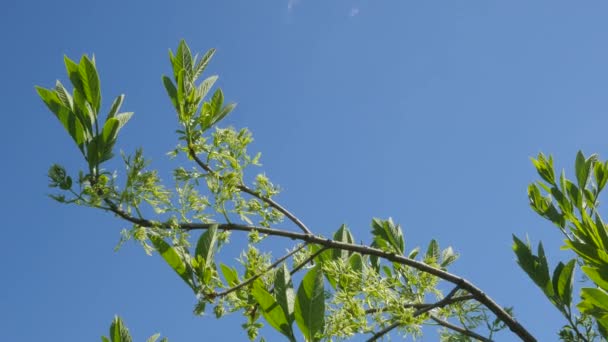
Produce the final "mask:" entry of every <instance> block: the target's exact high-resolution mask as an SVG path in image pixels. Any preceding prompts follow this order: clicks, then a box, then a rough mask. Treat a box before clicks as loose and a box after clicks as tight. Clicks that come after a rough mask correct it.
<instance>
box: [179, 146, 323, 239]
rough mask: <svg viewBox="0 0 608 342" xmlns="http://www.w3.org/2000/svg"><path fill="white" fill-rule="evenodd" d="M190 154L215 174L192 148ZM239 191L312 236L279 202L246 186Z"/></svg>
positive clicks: (201, 165) (240, 187) (203, 167)
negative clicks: (262, 202)
mask: <svg viewBox="0 0 608 342" xmlns="http://www.w3.org/2000/svg"><path fill="white" fill-rule="evenodd" d="M188 150H189V152H190V156H191V157H192V159H194V162H196V164H198V166H200V167H201V168H202V169H203V170H205V171H207V172H208V173H211V174H213V173H215V171H213V169H211V167H209V165H207V164H206V163H205V162H204V161H202V160H201V159H200V158H199V157H198V156H197V155H196V152H194V150H193V149H192V147H189V148H188ZM237 189H239V190H240V191H242V192H244V193H247V194H249V195H251V196H253V197H256V198H258V199H260V200H262V201H264V202H266V203H267V204H268V205H270V206H271V207H273V208H275V209H276V210H278V211H279V212H280V213H281V214H283V215H285V216H287V218H288V219H289V220H291V222H293V223H294V224H295V225H296V226H298V227H300V229H302V231H303V232H304V233H306V234H312V231H311V230H310V229H309V228H308V227H307V226H306V225H305V224H304V222H302V221H300V219H298V218H297V217H296V216H295V215H294V214H292V213H291V212H290V211H289V210H287V209H285V208H284V207H283V206H282V205H280V204H278V203H277V202H275V201H273V200H272V199H271V198H268V197H266V196H263V195H262V194H260V193H259V192H257V191H255V190H253V189H251V188H249V187H247V186H246V185H245V184H239V185H237Z"/></svg>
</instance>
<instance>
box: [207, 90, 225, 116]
mask: <svg viewBox="0 0 608 342" xmlns="http://www.w3.org/2000/svg"><path fill="white" fill-rule="evenodd" d="M209 104H210V105H211V113H212V114H211V115H212V116H213V118H214V119H213V121H214V122H215V121H216V120H215V117H216V116H217V115H219V113H220V111H221V109H222V104H224V93H223V92H222V89H220V88H217V89H216V90H215V93H213V96H212V97H211V101H209ZM212 125H213V123H212Z"/></svg>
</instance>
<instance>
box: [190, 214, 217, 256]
mask: <svg viewBox="0 0 608 342" xmlns="http://www.w3.org/2000/svg"><path fill="white" fill-rule="evenodd" d="M216 247H217V225H216V224H214V225H212V226H211V227H210V228H209V229H207V231H206V232H205V233H203V234H202V235H201V237H200V238H199V239H198V243H197V244H196V249H195V253H196V256H199V255H200V256H201V257H203V259H205V264H206V265H207V266H209V265H211V264H213V262H214V257H213V256H214V254H215V249H216Z"/></svg>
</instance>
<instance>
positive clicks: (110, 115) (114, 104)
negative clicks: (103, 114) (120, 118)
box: [106, 94, 125, 121]
mask: <svg viewBox="0 0 608 342" xmlns="http://www.w3.org/2000/svg"><path fill="white" fill-rule="evenodd" d="M124 100H125V94H120V95H119V96H117V97H116V99H114V102H112V106H111V107H110V111H109V112H108V118H107V119H110V118H113V117H114V116H115V115H116V113H118V111H119V110H120V106H122V103H123V101H124ZM107 119H106V121H107Z"/></svg>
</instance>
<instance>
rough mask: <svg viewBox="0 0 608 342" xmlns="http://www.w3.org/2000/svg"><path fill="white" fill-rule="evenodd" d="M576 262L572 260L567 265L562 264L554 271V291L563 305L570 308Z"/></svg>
mask: <svg viewBox="0 0 608 342" xmlns="http://www.w3.org/2000/svg"><path fill="white" fill-rule="evenodd" d="M575 265H576V260H575V259H572V260H570V261H569V262H568V263H567V264H566V265H564V264H563V263H562V262H560V263H559V264H558V265H557V267H555V270H554V271H553V290H554V293H555V295H556V296H557V297H558V298H559V301H560V303H561V304H563V305H564V306H566V307H570V305H571V304H572V287H573V285H574V278H573V276H574V266H575Z"/></svg>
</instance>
